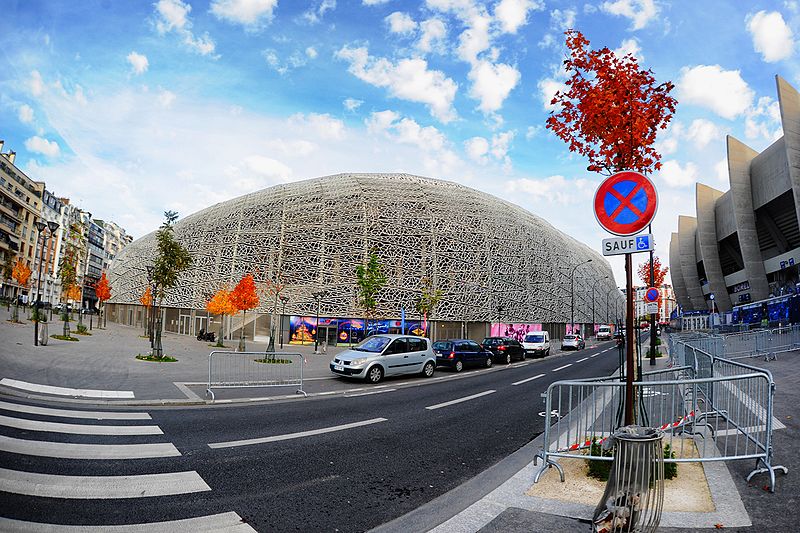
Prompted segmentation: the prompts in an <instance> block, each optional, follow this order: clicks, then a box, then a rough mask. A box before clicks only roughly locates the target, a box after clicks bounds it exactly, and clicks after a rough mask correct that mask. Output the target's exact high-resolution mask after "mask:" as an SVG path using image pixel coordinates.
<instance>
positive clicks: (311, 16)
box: [303, 0, 336, 24]
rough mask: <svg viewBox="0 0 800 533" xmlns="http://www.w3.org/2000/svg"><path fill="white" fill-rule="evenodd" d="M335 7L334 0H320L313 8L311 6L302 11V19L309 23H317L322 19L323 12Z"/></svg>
mask: <svg viewBox="0 0 800 533" xmlns="http://www.w3.org/2000/svg"><path fill="white" fill-rule="evenodd" d="M333 9H336V0H322V1H321V2H320V3H319V5H318V6H317V7H316V9H315V8H313V7H312V8H311V9H309V10H308V11H306V12H305V13H303V19H304V20H305V21H306V22H308V23H309V24H317V23H319V22H321V21H322V18H323V17H324V16H325V13H326V12H328V11H331V10H333Z"/></svg>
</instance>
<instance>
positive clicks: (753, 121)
mask: <svg viewBox="0 0 800 533" xmlns="http://www.w3.org/2000/svg"><path fill="white" fill-rule="evenodd" d="M744 131H745V133H744V134H745V136H746V137H747V138H748V139H759V138H760V139H766V140H769V141H774V140H776V139H778V138H779V137H780V136H781V135H783V125H782V123H781V108H780V104H779V103H778V101H777V100H774V99H772V98H770V97H769V96H762V97H761V98H759V99H758V102H757V103H756V105H755V106H753V107H751V108H750V109H748V110H747V113H746V117H745V121H744Z"/></svg>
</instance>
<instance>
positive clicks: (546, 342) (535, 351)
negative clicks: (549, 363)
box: [522, 331, 550, 357]
mask: <svg viewBox="0 0 800 533" xmlns="http://www.w3.org/2000/svg"><path fill="white" fill-rule="evenodd" d="M522 347H523V348H524V349H525V355H530V356H533V357H535V356H541V357H547V356H548V355H550V334H549V333H548V332H546V331H534V332H532V333H528V334H527V335H525V337H524V338H523V339H522Z"/></svg>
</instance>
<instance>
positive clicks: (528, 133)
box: [525, 124, 544, 141]
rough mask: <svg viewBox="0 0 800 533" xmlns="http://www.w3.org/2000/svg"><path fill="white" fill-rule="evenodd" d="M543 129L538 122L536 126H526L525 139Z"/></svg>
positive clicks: (530, 137) (531, 137)
mask: <svg viewBox="0 0 800 533" xmlns="http://www.w3.org/2000/svg"><path fill="white" fill-rule="evenodd" d="M543 129H544V128H542V126H541V125H538V124H537V125H536V126H528V129H527V130H526V131H525V139H526V140H528V141H530V140H531V139H533V138H534V137H536V136H537V135H539V134H540V133H541V132H542V130H543Z"/></svg>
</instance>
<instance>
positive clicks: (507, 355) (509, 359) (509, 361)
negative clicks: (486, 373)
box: [506, 353, 511, 365]
mask: <svg viewBox="0 0 800 533" xmlns="http://www.w3.org/2000/svg"><path fill="white" fill-rule="evenodd" d="M506 364H507V365H510V364H511V354H510V353H507V354H506Z"/></svg>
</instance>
